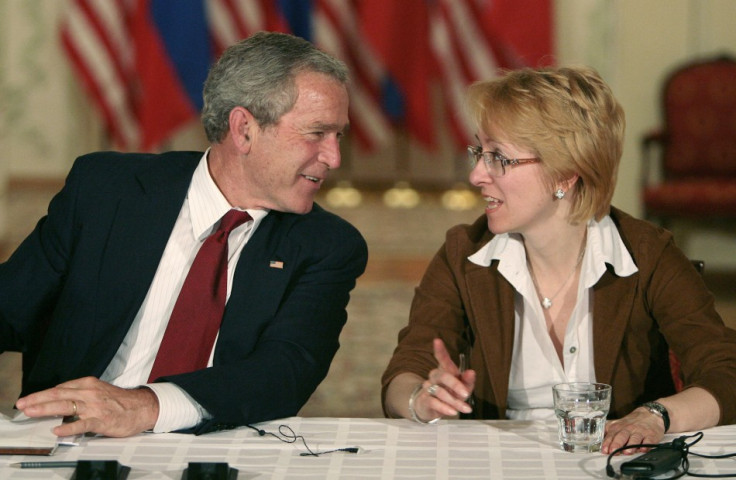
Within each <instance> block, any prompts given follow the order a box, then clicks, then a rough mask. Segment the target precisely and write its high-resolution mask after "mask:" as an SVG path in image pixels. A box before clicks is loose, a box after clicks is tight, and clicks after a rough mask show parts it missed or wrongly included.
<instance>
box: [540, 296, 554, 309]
mask: <svg viewBox="0 0 736 480" xmlns="http://www.w3.org/2000/svg"><path fill="white" fill-rule="evenodd" d="M542 306H543V307H544V308H546V309H547V310H549V309H550V307H551V306H552V300H550V299H549V298H547V297H544V300H542Z"/></svg>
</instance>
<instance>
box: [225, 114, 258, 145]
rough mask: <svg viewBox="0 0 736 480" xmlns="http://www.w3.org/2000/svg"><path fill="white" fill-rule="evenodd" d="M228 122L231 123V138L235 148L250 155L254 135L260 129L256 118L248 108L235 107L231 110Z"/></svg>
mask: <svg viewBox="0 0 736 480" xmlns="http://www.w3.org/2000/svg"><path fill="white" fill-rule="evenodd" d="M228 120H229V123H230V130H229V132H230V138H231V139H232V141H233V144H234V146H235V147H236V148H237V149H238V150H239V151H240V153H243V154H247V153H249V152H250V148H251V139H252V138H253V133H254V132H255V129H256V128H257V127H258V124H257V123H256V120H255V118H254V117H253V115H252V114H251V113H250V111H249V110H248V109H247V108H245V107H235V108H233V109H232V110H230V116H229V117H228Z"/></svg>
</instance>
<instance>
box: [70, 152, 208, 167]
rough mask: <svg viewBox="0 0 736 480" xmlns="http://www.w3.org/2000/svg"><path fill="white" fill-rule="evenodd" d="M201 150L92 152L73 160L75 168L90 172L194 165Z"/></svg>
mask: <svg viewBox="0 0 736 480" xmlns="http://www.w3.org/2000/svg"><path fill="white" fill-rule="evenodd" d="M202 155H203V153H202V152H191V151H178V152H165V153H125V152H113V151H103V152H92V153H87V154H85V155H82V156H80V157H78V158H77V159H76V161H75V162H74V167H73V168H75V169H77V170H79V169H82V170H85V171H90V172H96V171H100V172H104V171H108V172H109V171H111V170H112V171H114V170H140V169H145V168H151V167H156V166H196V165H197V163H198V162H199V160H200V159H201V158H202Z"/></svg>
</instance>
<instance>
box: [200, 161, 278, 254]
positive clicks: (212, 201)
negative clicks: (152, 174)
mask: <svg viewBox="0 0 736 480" xmlns="http://www.w3.org/2000/svg"><path fill="white" fill-rule="evenodd" d="M209 152H210V150H209V149H207V151H206V152H204V155H202V158H201V160H200V161H199V165H197V168H196V169H195V170H194V175H193V176H192V183H191V184H190V185H189V191H188V192H187V200H188V201H189V215H190V218H191V221H192V233H193V234H194V237H195V238H198V239H200V240H201V239H202V238H204V237H207V236H208V235H209V234H210V233H211V232H212V226H213V225H214V224H215V223H217V222H218V221H219V220H220V219H221V218H222V216H223V215H225V214H226V213H227V212H228V211H229V210H231V209H232V208H233V206H232V205H230V203H229V202H228V201H227V199H226V198H225V196H224V195H223V194H222V192H221V191H220V189H219V188H218V187H217V184H216V183H215V181H214V180H213V179H212V176H211V175H210V170H209V167H208V163H207V159H208V156H209ZM246 211H247V212H248V213H249V214H250V216H251V217H252V218H253V219H254V220H255V221H256V223H258V222H259V221H260V220H261V219H262V218H263V217H265V216H266V215H267V214H268V212H269V211H268V210H255V209H247V210H246Z"/></svg>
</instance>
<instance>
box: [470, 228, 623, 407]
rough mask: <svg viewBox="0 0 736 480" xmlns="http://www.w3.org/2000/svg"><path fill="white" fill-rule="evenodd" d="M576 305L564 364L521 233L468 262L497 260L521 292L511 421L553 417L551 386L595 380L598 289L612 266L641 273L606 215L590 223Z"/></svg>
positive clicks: (497, 239)
mask: <svg viewBox="0 0 736 480" xmlns="http://www.w3.org/2000/svg"><path fill="white" fill-rule="evenodd" d="M587 229H588V236H587V245H586V248H585V255H584V256H583V261H582V264H581V265H582V266H581V273H580V280H579V282H578V294H577V302H576V304H575V307H574V308H573V311H572V314H571V315H570V319H569V321H568V323H567V330H566V331H565V337H564V343H563V347H562V355H563V362H560V359H559V357H558V356H557V352H556V351H555V347H554V345H553V343H552V339H551V338H550V336H549V333H548V332H547V327H546V324H545V320H544V313H543V311H542V305H541V304H540V302H539V297H538V296H537V292H536V290H535V288H534V282H533V281H532V278H531V275H530V273H529V269H528V268H527V263H526V251H525V249H524V243H523V240H522V238H521V236H520V235H518V234H501V235H496V236H494V237H493V238H492V239H491V241H490V242H488V243H487V244H486V245H484V246H483V247H482V248H481V249H480V250H478V251H477V252H476V253H474V254H473V255H471V256H470V257H468V259H469V260H470V261H471V262H473V263H475V264H477V265H481V266H489V265H490V264H491V261H492V260H498V261H499V264H498V272H499V273H500V274H501V275H503V276H504V277H505V278H506V280H508V281H509V283H510V284H511V285H512V286H513V287H514V289H515V290H516V293H515V296H514V347H513V353H512V359H511V372H510V375H509V394H508V399H507V401H508V403H507V404H508V408H507V411H506V416H507V417H508V418H510V419H518V420H533V419H549V418H554V407H553V401H552V386H553V385H555V384H557V383H564V382H595V381H596V378H595V370H594V363H593V359H594V354H595V352H593V301H594V298H593V289H592V287H593V286H594V285H595V284H596V282H598V280H599V279H600V278H601V276H602V275H603V273H605V271H606V264H610V265H611V266H612V267H613V269H614V271H615V272H616V275H619V276H622V277H627V276H629V275H632V274H634V273H635V272H637V271H638V269H637V268H636V265H635V264H634V260H633V259H632V258H631V254H630V253H629V251H628V250H627V249H626V246H625V245H624V243H623V241H622V240H621V236H620V235H619V233H618V229H617V228H616V226H615V224H614V223H613V221H612V220H611V218H610V217H608V216H606V217H604V218H603V219H601V221H600V222H596V221H595V220H590V221H589V222H588V226H587Z"/></svg>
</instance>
